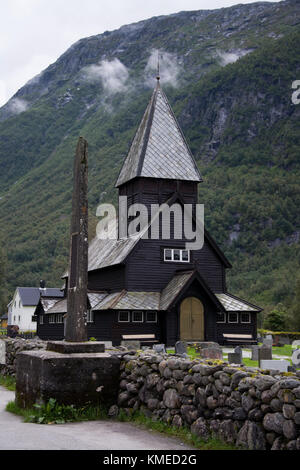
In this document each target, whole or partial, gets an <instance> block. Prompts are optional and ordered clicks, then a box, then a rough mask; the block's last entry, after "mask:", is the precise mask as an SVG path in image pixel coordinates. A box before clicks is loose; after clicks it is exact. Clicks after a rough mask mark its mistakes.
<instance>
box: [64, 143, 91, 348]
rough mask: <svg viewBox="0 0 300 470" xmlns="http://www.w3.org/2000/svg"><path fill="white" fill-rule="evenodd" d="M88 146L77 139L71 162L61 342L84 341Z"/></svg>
mask: <svg viewBox="0 0 300 470" xmlns="http://www.w3.org/2000/svg"><path fill="white" fill-rule="evenodd" d="M87 148H88V144H87V141H86V140H85V139H83V138H82V137H80V138H79V140H78V144H77V148H76V154H75V159H74V183H73V199H72V218H71V230H70V256H69V276H68V291H67V292H68V297H67V317H66V326H65V340H66V341H71V342H83V341H87V326H86V325H87V323H86V320H87V280H88V198H87V189H88V151H87Z"/></svg>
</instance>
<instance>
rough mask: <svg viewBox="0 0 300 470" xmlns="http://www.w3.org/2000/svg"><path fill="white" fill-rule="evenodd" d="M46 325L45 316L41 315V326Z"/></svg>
mask: <svg viewBox="0 0 300 470" xmlns="http://www.w3.org/2000/svg"><path fill="white" fill-rule="evenodd" d="M43 324H44V315H40V325H43Z"/></svg>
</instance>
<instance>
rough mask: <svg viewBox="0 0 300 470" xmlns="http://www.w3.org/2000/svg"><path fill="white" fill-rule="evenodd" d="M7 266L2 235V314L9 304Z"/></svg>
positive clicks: (0, 300) (0, 297)
mask: <svg viewBox="0 0 300 470" xmlns="http://www.w3.org/2000/svg"><path fill="white" fill-rule="evenodd" d="M6 266H7V262H6V252H5V249H4V243H3V238H2V237H1V235H0V315H2V314H3V313H5V312H6V305H7V286H6Z"/></svg>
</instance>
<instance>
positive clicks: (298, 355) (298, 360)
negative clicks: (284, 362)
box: [292, 349, 300, 367]
mask: <svg viewBox="0 0 300 470" xmlns="http://www.w3.org/2000/svg"><path fill="white" fill-rule="evenodd" d="M292 364H293V366H295V367H300V349H296V351H294V352H293V354H292Z"/></svg>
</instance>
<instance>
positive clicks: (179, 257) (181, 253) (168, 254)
mask: <svg viewBox="0 0 300 470" xmlns="http://www.w3.org/2000/svg"><path fill="white" fill-rule="evenodd" d="M164 261H173V262H175V263H189V262H190V252H189V250H181V249H177V248H165V249H164Z"/></svg>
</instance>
